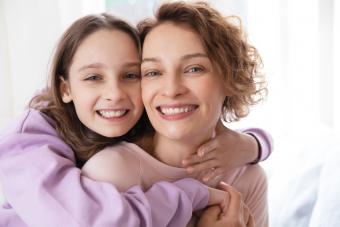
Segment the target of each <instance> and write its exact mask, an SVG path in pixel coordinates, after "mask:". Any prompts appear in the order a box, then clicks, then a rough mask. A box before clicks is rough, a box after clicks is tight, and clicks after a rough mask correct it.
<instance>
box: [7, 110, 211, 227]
mask: <svg viewBox="0 0 340 227" xmlns="http://www.w3.org/2000/svg"><path fill="white" fill-rule="evenodd" d="M37 117H38V118H39V116H37ZM28 120H29V119H28ZM28 120H27V119H26V121H25V123H24V124H22V125H21V129H20V130H14V132H10V133H9V134H6V135H5V136H4V138H2V139H1V141H0V180H1V182H2V187H3V191H4V196H5V199H6V203H7V204H8V205H7V209H6V211H5V212H6V214H8V212H9V210H12V211H13V212H15V214H16V215H13V214H10V215H7V216H6V215H4V214H1V213H2V211H4V209H0V212H1V213H0V217H1V219H2V220H1V222H4V223H19V222H20V221H16V220H5V219H3V217H4V218H6V217H9V218H18V219H20V220H21V221H22V222H23V223H25V224H26V225H27V226H36V227H40V226H41V227H46V226H50V227H54V226H56V227H57V226H58V227H59V226H74V227H76V226H81V227H87V226H89V227H90V226H91V227H95V226H101V227H105V226H127V227H129V226H185V225H186V223H188V221H189V220H190V218H191V214H192V211H193V210H196V209H200V208H203V207H204V206H206V205H207V203H208V197H209V194H208V190H207V188H206V187H205V186H204V185H202V184H201V183H199V182H198V181H196V180H193V179H183V180H180V181H177V182H175V183H168V182H158V183H156V184H155V185H154V186H153V187H152V188H150V189H149V190H148V191H147V192H145V193H144V192H143V191H142V189H141V188H140V187H138V186H134V187H132V188H130V189H129V190H128V191H126V192H124V193H119V192H118V191H117V189H116V188H115V187H114V186H113V185H112V184H110V183H106V182H98V181H93V180H91V179H89V178H87V177H85V176H83V175H82V174H81V170H80V169H79V168H77V167H76V166H75V160H74V155H73V152H72V150H71V149H70V148H69V147H68V146H67V145H66V144H65V143H64V142H63V141H62V140H60V139H59V138H58V137H57V136H56V134H54V133H55V132H53V130H52V131H51V128H48V125H44V124H46V123H47V122H46V121H45V122H43V124H41V121H38V122H37V121H36V120H37V119H35V121H34V123H35V124H30V123H29V122H27V121H28ZM40 120H41V119H40ZM38 123H39V124H38ZM2 208H3V207H2ZM9 208H11V209H9ZM1 222H0V223H1Z"/></svg>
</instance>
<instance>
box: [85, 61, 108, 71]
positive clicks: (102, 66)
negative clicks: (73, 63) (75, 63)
mask: <svg viewBox="0 0 340 227" xmlns="http://www.w3.org/2000/svg"><path fill="white" fill-rule="evenodd" d="M97 68H106V66H105V65H104V64H102V63H91V64H87V65H84V66H82V67H80V68H79V69H78V71H79V72H81V71H83V70H85V69H97Z"/></svg>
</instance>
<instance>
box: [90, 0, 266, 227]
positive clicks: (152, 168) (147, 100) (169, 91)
mask: <svg viewBox="0 0 340 227" xmlns="http://www.w3.org/2000/svg"><path fill="white" fill-rule="evenodd" d="M139 27H140V31H141V37H142V41H143V57H142V67H141V68H142V98H143V102H144V106H145V108H146V111H147V114H148V117H149V119H150V121H151V123H152V125H153V127H154V129H155V133H154V134H152V136H151V140H152V143H153V144H152V146H151V147H149V153H150V154H151V155H152V156H150V155H149V154H147V153H146V152H144V151H143V150H142V149H141V148H140V147H138V146H136V145H135V144H131V143H126V142H122V143H120V144H119V145H116V146H114V147H108V148H106V149H104V150H103V151H101V152H99V153H97V154H96V155H94V156H93V157H92V158H91V159H90V160H89V161H88V162H87V163H86V164H85V166H84V167H83V171H84V173H85V174H86V175H88V176H89V177H91V178H93V179H97V180H103V181H108V182H111V183H113V184H114V185H116V186H117V188H118V189H119V190H121V191H124V190H126V189H127V188H129V187H131V186H132V185H136V184H139V185H141V186H142V187H143V189H144V190H147V189H148V188H150V187H151V186H152V185H153V184H154V183H155V182H157V181H159V180H167V181H175V180H178V179H181V178H184V177H188V176H191V177H195V178H197V179H199V178H200V176H201V175H203V174H204V172H203V171H201V172H198V173H194V174H191V175H188V174H187V173H186V172H185V170H184V169H181V168H180V167H181V166H182V165H181V164H182V163H181V160H182V159H183V158H184V157H186V156H188V155H190V154H193V153H195V151H196V149H197V148H198V147H199V146H201V144H202V143H204V141H206V140H209V139H210V138H212V137H214V133H215V129H216V126H217V124H218V122H219V120H220V117H221V116H222V117H223V119H224V120H226V121H231V120H234V119H239V118H241V117H244V116H246V115H247V113H248V108H249V105H252V104H255V103H256V102H257V101H260V100H261V98H262V95H263V93H265V91H266V88H265V83H264V78H263V77H262V75H261V74H259V72H258V71H257V70H258V67H259V65H260V63H261V61H260V58H259V56H258V54H257V51H256V49H255V48H254V47H252V46H250V45H249V44H248V43H247V41H246V40H245V38H244V37H243V35H242V33H241V30H240V28H239V27H237V26H235V25H233V24H232V23H231V22H230V21H229V20H227V19H224V18H223V17H222V16H221V15H220V14H219V13H218V12H217V11H216V10H214V9H212V8H211V7H210V6H208V5H207V4H204V3H197V4H190V3H182V2H178V3H169V4H164V5H162V6H161V7H160V9H159V10H158V11H157V13H156V20H154V21H150V20H146V21H145V22H143V23H141V24H140V25H139ZM210 162H212V167H214V165H215V161H214V160H211V161H210ZM221 178H222V180H223V181H225V182H227V183H229V184H231V185H232V186H234V187H235V188H236V189H237V190H238V191H240V193H241V194H242V198H243V199H244V202H243V200H241V198H240V195H237V193H233V192H232V190H231V191H230V196H231V201H233V202H231V203H230V207H229V208H228V209H227V210H228V212H227V214H230V213H238V214H244V216H242V215H241V218H239V219H238V221H241V223H238V224H239V225H237V226H261V227H264V226H268V220H267V219H268V215H267V198H266V192H267V187H266V177H265V175H264V172H263V170H262V169H261V168H260V167H259V166H258V165H248V166H242V167H238V168H235V169H234V170H232V171H226V172H224V173H223V174H221ZM221 178H217V179H213V180H212V181H210V182H209V183H208V185H210V186H213V187H216V186H217V185H218V182H219V181H220V180H221ZM235 201H236V202H235ZM248 207H249V209H250V213H251V214H249V210H248ZM211 215H214V217H211ZM219 215H220V214H219V212H217V213H216V212H215V211H214V212H212V213H209V215H206V214H203V218H202V220H200V222H199V223H198V225H199V226H220V225H221V226H222V225H224V226H229V224H231V223H234V222H235V219H234V220H230V217H227V218H220V219H219V218H218V217H219ZM252 215H254V219H255V223H254V220H253V218H252ZM207 217H208V218H207ZM209 218H210V219H209ZM233 226H234V225H233Z"/></svg>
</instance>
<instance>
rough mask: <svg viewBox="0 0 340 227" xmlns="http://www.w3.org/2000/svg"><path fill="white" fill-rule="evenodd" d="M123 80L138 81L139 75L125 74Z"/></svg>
mask: <svg viewBox="0 0 340 227" xmlns="http://www.w3.org/2000/svg"><path fill="white" fill-rule="evenodd" d="M124 79H128V80H136V79H140V74H139V73H127V74H125V76H124Z"/></svg>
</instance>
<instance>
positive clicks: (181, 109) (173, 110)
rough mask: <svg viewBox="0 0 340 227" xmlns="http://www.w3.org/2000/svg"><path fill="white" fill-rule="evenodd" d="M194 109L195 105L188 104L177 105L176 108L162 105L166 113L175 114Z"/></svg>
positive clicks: (162, 109) (162, 110)
mask: <svg viewBox="0 0 340 227" xmlns="http://www.w3.org/2000/svg"><path fill="white" fill-rule="evenodd" d="M193 109H194V107H193V106H186V107H176V108H165V107H161V112H162V113H163V114H165V115H175V114H180V113H187V112H190V111H192V110H193Z"/></svg>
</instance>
